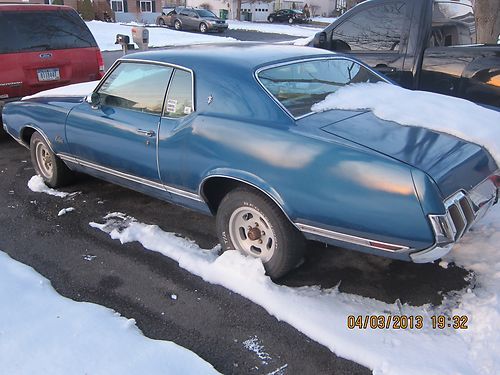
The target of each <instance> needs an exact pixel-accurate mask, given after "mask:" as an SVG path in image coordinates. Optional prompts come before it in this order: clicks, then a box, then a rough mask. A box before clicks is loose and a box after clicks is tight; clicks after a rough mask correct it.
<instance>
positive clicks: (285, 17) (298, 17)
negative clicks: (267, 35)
mask: <svg viewBox="0 0 500 375" xmlns="http://www.w3.org/2000/svg"><path fill="white" fill-rule="evenodd" d="M267 20H268V21H269V22H271V23H273V22H288V23H290V24H291V23H306V22H309V19H308V18H307V17H306V15H305V14H304V13H303V12H301V11H300V10H296V9H281V10H278V11H276V12H274V13H271V14H270V15H269V16H268V17H267Z"/></svg>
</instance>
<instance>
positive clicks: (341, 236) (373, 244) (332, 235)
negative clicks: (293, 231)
mask: <svg viewBox="0 0 500 375" xmlns="http://www.w3.org/2000/svg"><path fill="white" fill-rule="evenodd" d="M295 225H296V226H297V228H299V229H300V230H301V231H302V232H305V233H310V234H314V235H317V236H321V237H325V238H329V239H332V240H337V241H342V242H348V243H352V244H355V245H360V246H364V247H369V248H372V249H377V250H383V251H389V252H395V251H401V250H408V249H409V247H407V246H403V245H396V244H392V243H388V242H381V241H376V240H370V239H368V238H363V237H357V236H352V235H350V234H345V233H340V232H335V231H332V230H328V229H323V228H318V227H314V226H311V225H307V224H302V223H295ZM377 244H380V245H386V246H387V247H392V248H394V249H389V248H387V247H383V246H377Z"/></svg>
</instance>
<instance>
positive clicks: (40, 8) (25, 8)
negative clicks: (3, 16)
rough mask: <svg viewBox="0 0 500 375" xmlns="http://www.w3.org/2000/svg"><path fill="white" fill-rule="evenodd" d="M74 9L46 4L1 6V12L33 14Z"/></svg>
mask: <svg viewBox="0 0 500 375" xmlns="http://www.w3.org/2000/svg"><path fill="white" fill-rule="evenodd" d="M69 9H73V8H71V7H69V6H66V5H46V4H0V12H11V11H16V12H19V11H21V12H32V11H36V12H37V11H56V10H69Z"/></svg>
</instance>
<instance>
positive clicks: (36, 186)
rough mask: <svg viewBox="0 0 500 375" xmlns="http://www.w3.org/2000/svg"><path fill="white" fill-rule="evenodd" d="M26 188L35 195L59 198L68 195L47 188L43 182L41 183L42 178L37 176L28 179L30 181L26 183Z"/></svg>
mask: <svg viewBox="0 0 500 375" xmlns="http://www.w3.org/2000/svg"><path fill="white" fill-rule="evenodd" d="M28 187H29V189H30V190H31V191H33V192H35V193H45V194H49V195H54V196H56V197H59V198H64V197H66V196H67V195H68V194H69V193H65V192H63V191H57V190H55V189H51V188H49V187H48V186H47V185H45V182H43V179H42V177H40V176H38V175H35V176H33V177H31V178H30V180H29V181H28Z"/></svg>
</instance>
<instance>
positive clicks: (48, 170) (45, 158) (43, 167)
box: [35, 142, 54, 179]
mask: <svg viewBox="0 0 500 375" xmlns="http://www.w3.org/2000/svg"><path fill="white" fill-rule="evenodd" d="M35 155H36V162H37V165H38V170H39V171H40V173H41V174H42V177H44V178H46V179H51V178H52V175H53V173H54V167H53V164H52V156H51V154H50V150H49V149H48V148H47V147H46V146H45V145H44V144H43V143H42V142H38V143H37V144H36V148H35Z"/></svg>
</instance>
